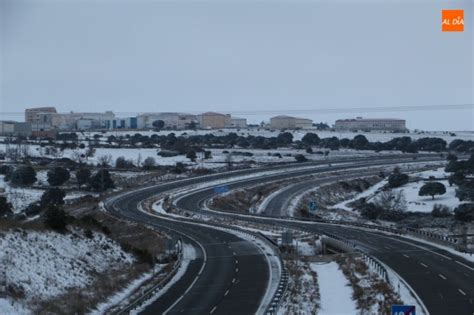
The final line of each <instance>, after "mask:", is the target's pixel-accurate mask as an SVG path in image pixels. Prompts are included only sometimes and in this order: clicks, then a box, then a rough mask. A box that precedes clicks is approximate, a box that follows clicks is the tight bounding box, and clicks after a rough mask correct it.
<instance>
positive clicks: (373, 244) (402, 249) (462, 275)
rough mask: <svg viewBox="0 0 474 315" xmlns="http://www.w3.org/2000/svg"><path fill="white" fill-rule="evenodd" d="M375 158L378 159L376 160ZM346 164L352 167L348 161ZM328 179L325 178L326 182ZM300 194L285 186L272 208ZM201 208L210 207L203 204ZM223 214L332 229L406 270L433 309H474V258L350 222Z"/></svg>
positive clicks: (196, 200)
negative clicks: (349, 225)
mask: <svg viewBox="0 0 474 315" xmlns="http://www.w3.org/2000/svg"><path fill="white" fill-rule="evenodd" d="M373 164H374V165H375V164H376V163H375V161H374V163H373ZM357 167H360V166H359V165H358V166H357ZM344 168H345V169H348V168H347V166H344ZM301 175H302V173H301V172H300V171H297V170H295V171H288V172H286V173H285V174H284V175H283V176H284V178H285V179H289V178H292V177H294V176H301ZM283 176H282V175H275V176H266V177H265V176H264V177H263V178H261V179H260V180H259V179H256V178H252V179H249V180H241V181H239V182H238V183H230V184H229V185H228V186H229V187H230V188H232V189H235V188H241V187H245V186H251V185H255V184H256V183H264V182H271V181H276V180H281V179H282V178H283ZM311 181H314V179H311ZM324 181H325V180H321V181H320V183H322V182H324ZM304 185H305V184H304V183H301V184H298V185H296V186H295V187H296V188H295V189H296V190H300V189H301V188H302V187H304ZM214 195H215V193H214V192H213V190H212V189H204V190H200V191H198V192H194V193H190V194H188V195H187V196H185V197H184V198H181V199H180V200H179V201H178V203H177V205H178V206H179V207H180V208H183V209H186V210H189V211H193V210H196V204H199V205H202V204H203V203H204V201H205V200H207V199H209V198H212V196H214ZM294 196H295V191H293V190H291V189H290V190H283V191H282V192H281V195H276V196H274V199H273V200H275V202H274V203H269V204H268V206H269V207H271V210H270V211H267V213H269V214H272V213H276V214H281V213H284V209H278V204H281V205H285V204H288V202H289V199H291V198H292V197H294ZM200 211H205V210H204V209H201V210H200ZM214 214H215V213H214ZM223 215H224V216H227V217H229V216H230V217H236V218H239V219H240V220H242V219H247V220H250V221H260V222H262V223H264V222H267V223H269V222H270V223H271V224H279V225H285V226H294V227H297V228H302V229H307V230H309V231H312V232H314V233H322V234H324V233H332V234H334V235H337V236H339V237H343V238H345V239H348V240H351V241H353V242H355V243H356V244H357V246H358V247H359V248H361V249H363V250H365V251H366V252H368V253H369V254H371V255H373V256H375V257H376V258H378V259H379V260H381V261H382V262H384V263H385V264H386V265H388V266H389V267H390V268H392V269H393V270H395V271H396V272H397V273H398V274H399V275H400V276H402V277H403V278H404V279H405V281H407V283H408V284H409V285H410V286H411V287H412V288H413V289H414V290H415V292H417V294H418V295H419V297H420V298H421V299H422V301H423V302H424V304H425V306H426V307H427V309H428V311H429V312H430V314H474V264H473V263H471V262H469V261H467V260H465V259H463V258H461V257H459V256H457V255H453V254H451V253H450V252H448V251H445V250H442V249H439V248H437V247H435V246H432V245H427V244H425V243H421V242H418V241H416V240H412V239H408V238H403V237H400V236H395V235H389V234H382V233H379V232H373V231H367V230H362V229H357V228H353V227H347V226H337V225H331V224H321V223H307V222H290V221H282V220H278V219H274V220H272V219H270V218H256V217H249V216H247V218H246V217H245V216H242V215H238V216H237V214H232V213H225V214H223Z"/></svg>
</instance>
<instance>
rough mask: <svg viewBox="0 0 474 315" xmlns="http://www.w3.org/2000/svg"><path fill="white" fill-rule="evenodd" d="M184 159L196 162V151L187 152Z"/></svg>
mask: <svg viewBox="0 0 474 315" xmlns="http://www.w3.org/2000/svg"><path fill="white" fill-rule="evenodd" d="M186 158H188V159H190V160H191V162H196V159H197V155H196V151H194V150H189V151H188V153H186Z"/></svg>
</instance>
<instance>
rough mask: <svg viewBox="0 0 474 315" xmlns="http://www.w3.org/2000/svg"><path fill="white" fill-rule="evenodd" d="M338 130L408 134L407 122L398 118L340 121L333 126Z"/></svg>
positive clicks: (359, 118)
mask: <svg viewBox="0 0 474 315" xmlns="http://www.w3.org/2000/svg"><path fill="white" fill-rule="evenodd" d="M333 128H334V129H336V130H354V131H358V130H363V131H371V130H379V131H397V132H406V131H407V128H406V122H405V120H404V119H396V118H362V117H357V118H355V119H338V120H336V123H335V124H334V126H333Z"/></svg>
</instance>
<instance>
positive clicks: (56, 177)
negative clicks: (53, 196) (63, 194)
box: [48, 167, 71, 186]
mask: <svg viewBox="0 0 474 315" xmlns="http://www.w3.org/2000/svg"><path fill="white" fill-rule="evenodd" d="M70 176H71V175H70V174H69V171H68V170H67V169H65V168H62V167H55V168H53V169H51V170H49V171H48V183H49V184H50V185H51V186H61V185H62V184H64V183H65V182H66V181H67V180H68V179H69V177H70Z"/></svg>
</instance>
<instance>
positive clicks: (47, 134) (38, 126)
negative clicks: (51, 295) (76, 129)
mask: <svg viewBox="0 0 474 315" xmlns="http://www.w3.org/2000/svg"><path fill="white" fill-rule="evenodd" d="M57 134H58V131H57V129H56V128H55V127H53V126H52V125H51V124H49V123H33V124H31V135H32V136H33V137H38V138H49V139H55V138H56V136H57Z"/></svg>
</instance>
